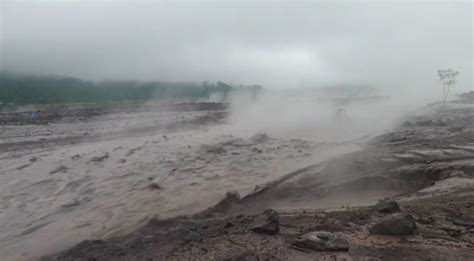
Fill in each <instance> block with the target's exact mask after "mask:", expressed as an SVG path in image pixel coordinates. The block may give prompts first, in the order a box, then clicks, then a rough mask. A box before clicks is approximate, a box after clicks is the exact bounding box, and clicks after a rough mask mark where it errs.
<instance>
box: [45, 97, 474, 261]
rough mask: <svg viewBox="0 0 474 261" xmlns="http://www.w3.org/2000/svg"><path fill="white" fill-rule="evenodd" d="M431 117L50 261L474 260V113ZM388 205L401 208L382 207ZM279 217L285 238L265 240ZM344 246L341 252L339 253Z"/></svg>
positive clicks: (466, 109) (433, 110)
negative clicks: (269, 220) (261, 224)
mask: <svg viewBox="0 0 474 261" xmlns="http://www.w3.org/2000/svg"><path fill="white" fill-rule="evenodd" d="M428 109H429V110H428V111H424V112H422V113H420V114H419V115H414V116H413V117H411V118H410V119H407V121H406V122H405V123H403V124H401V126H400V127H399V128H397V129H395V130H394V131H392V132H390V133H386V134H384V135H381V136H378V137H376V138H374V139H373V140H372V141H371V142H369V143H368V144H367V145H366V146H365V147H364V148H363V149H362V150H360V151H357V152H352V153H349V154H346V155H344V156H340V157H337V158H334V159H330V160H327V161H324V162H321V163H318V164H314V165H309V166H308V167H306V168H303V169H300V170H298V171H293V172H288V173H289V174H287V175H281V176H280V177H279V178H278V179H274V180H272V181H270V182H267V183H262V185H260V186H258V187H257V188H255V189H254V190H253V192H251V193H250V194H249V195H244V196H243V197H242V198H241V197H240V196H239V194H237V193H229V194H228V195H227V197H225V199H223V200H222V201H221V202H219V203H218V204H217V205H215V206H214V207H211V208H208V209H207V210H204V211H202V212H200V213H198V214H195V215H192V216H183V217H179V218H172V219H154V220H152V221H150V222H149V223H148V224H147V225H145V226H143V227H142V228H140V229H138V230H136V231H135V232H133V233H130V234H128V235H126V236H120V237H114V238H110V239H108V240H104V241H103V240H93V241H84V242H82V243H80V244H79V245H76V246H75V247H73V248H71V249H69V250H67V251H65V252H62V253H60V254H58V255H56V256H50V257H47V258H46V259H57V260H82V259H88V258H92V259H98V260H130V259H134V260H150V259H151V260H172V259H175V260H189V259H198V260H315V259H318V260H400V259H407V260H472V259H474V209H473V205H472V204H473V203H472V202H474V182H473V181H474V108H473V107H470V106H447V107H430V108H428ZM385 197H390V198H392V199H394V200H395V201H396V202H398V203H399V204H400V207H399V208H395V209H394V210H390V211H385V210H384V211H379V210H377V209H378V208H374V207H372V206H373V205H374V204H375V203H376V202H377V201H379V200H380V199H383V198H385ZM270 208H271V209H274V210H275V211H276V212H277V213H278V215H279V219H278V220H279V229H278V230H277V231H278V232H277V233H272V234H271V235H269V234H266V233H264V234H262V233H258V232H255V229H254V227H255V222H256V220H260V219H261V217H260V216H259V215H262V214H261V213H262V212H263V211H264V210H265V209H270ZM387 212H395V213H387ZM405 217H406V218H405ZM384 224H394V225H395V227H399V228H400V229H399V230H395V232H394V231H393V229H392V228H391V227H393V225H390V226H389V228H383V226H384ZM381 226H382V227H381ZM385 226H386V225H385ZM387 231H388V232H387ZM313 232H314V233H313ZM308 233H310V234H311V233H313V234H311V235H322V236H321V238H312V237H310V236H308V235H309V234H308ZM305 237H306V239H305ZM309 239H311V240H313V241H311V242H312V243H306V244H302V243H301V240H309ZM336 239H337V240H341V241H337V242H338V244H339V247H340V248H337V249H338V250H337V251H336V250H335V249H334V247H333V248H331V247H329V246H331V244H334V242H336V241H334V242H333V243H331V242H332V241H331V240H336ZM295 242H297V243H295ZM298 242H299V243H298ZM315 242H318V243H315ZM321 242H322V243H321ZM328 242H329V243H328ZM341 242H342V243H341ZM314 244H319V245H318V248H319V247H321V245H320V244H327V245H325V246H326V248H325V249H327V250H325V251H321V250H315V249H313V248H311V247H308V246H314ZM332 246H334V245H332ZM346 246H348V247H346Z"/></svg>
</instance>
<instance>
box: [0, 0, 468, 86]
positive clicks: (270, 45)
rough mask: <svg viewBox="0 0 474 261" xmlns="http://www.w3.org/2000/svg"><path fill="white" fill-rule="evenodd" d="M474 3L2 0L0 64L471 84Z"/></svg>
mask: <svg viewBox="0 0 474 261" xmlns="http://www.w3.org/2000/svg"><path fill="white" fill-rule="evenodd" d="M472 8H473V6H472V3H471V2H469V1H465V2H437V3H432V2H411V1H404V2H398V3H394V2H383V3H375V2H365V1H357V2H342V1H340V2H337V3H336V2H330V3H325V2H305V3H290V2H283V3H282V2H274V3H270V2H259V3H249V2H243V3H235V2H224V3H217V2H199V1H197V2H186V3H170V2H163V1H161V2H149V1H147V2H138V3H137V2H132V1H130V2H97V1H96V2H72V3H71V2H69V3H65V2H62V1H57V2H27V1H3V2H2V4H1V38H0V40H1V48H2V50H1V57H0V58H1V64H0V65H1V67H2V69H4V70H10V71H18V72H25V73H40V74H65V75H73V76H77V77H83V78H88V79H139V80H169V81H202V80H211V81H216V80H223V81H228V82H234V83H260V84H262V85H265V86H266V87H271V86H275V87H295V86H312V85H318V84H335V83H363V84H365V83H366V84H372V85H375V86H381V87H386V88H387V89H392V90H393V89H395V88H401V89H407V90H423V88H432V86H433V85H435V84H438V82H437V79H436V70H437V69H439V68H444V67H452V68H455V69H457V70H459V71H461V77H460V79H459V85H458V86H459V89H460V90H469V89H470V88H472V87H471V86H472V71H473V69H472V68H473V67H472V45H473V42H472V12H473V9H472Z"/></svg>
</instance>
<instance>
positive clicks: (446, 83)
mask: <svg viewBox="0 0 474 261" xmlns="http://www.w3.org/2000/svg"><path fill="white" fill-rule="evenodd" d="M458 75H459V72H458V71H454V70H452V69H446V70H438V76H439V79H440V80H441V81H442V82H443V95H444V96H443V104H446V98H447V97H448V95H449V91H450V90H451V87H454V85H455V84H456V77H457V76H458Z"/></svg>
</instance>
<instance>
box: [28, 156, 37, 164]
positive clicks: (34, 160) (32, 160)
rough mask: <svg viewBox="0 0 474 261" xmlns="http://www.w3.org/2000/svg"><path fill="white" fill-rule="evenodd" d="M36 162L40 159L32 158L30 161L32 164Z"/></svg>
mask: <svg viewBox="0 0 474 261" xmlns="http://www.w3.org/2000/svg"><path fill="white" fill-rule="evenodd" d="M36 161H38V157H32V158H31V159H30V162H31V163H33V162H36Z"/></svg>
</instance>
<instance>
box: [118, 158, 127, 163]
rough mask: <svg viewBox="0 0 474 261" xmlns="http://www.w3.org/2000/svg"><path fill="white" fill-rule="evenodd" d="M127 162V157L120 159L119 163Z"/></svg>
mask: <svg viewBox="0 0 474 261" xmlns="http://www.w3.org/2000/svg"><path fill="white" fill-rule="evenodd" d="M125 162H127V160H126V159H119V163H125Z"/></svg>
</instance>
